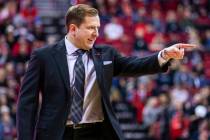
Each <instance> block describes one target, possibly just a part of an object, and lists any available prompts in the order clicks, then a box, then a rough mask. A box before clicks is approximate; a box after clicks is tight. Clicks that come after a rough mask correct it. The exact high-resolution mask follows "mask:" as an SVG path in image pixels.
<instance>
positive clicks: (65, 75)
mask: <svg viewBox="0 0 210 140" xmlns="http://www.w3.org/2000/svg"><path fill="white" fill-rule="evenodd" d="M52 53H53V56H54V59H55V62H56V64H57V67H58V69H59V72H60V75H61V77H62V79H63V81H64V84H65V86H66V88H67V90H68V91H70V80H69V71H68V64H67V57H66V47H65V42H64V39H63V40H61V41H60V42H59V43H58V44H57V45H56V46H55V48H54V49H53V52H52Z"/></svg>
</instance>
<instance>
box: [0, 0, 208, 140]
mask: <svg viewBox="0 0 210 140" xmlns="http://www.w3.org/2000/svg"><path fill="white" fill-rule="evenodd" d="M77 2H78V3H86V4H90V5H92V6H94V7H96V8H97V9H98V10H99V13H100V18H101V29H100V37H99V38H98V39H97V41H96V44H101V43H103V44H109V45H111V46H113V47H114V48H116V49H117V50H119V51H120V52H121V53H122V55H124V56H139V57H143V56H146V55H149V54H151V53H154V52H157V51H159V50H161V49H163V48H164V47H167V46H170V45H172V44H174V43H179V42H184V43H192V44H196V45H197V46H198V47H197V48H195V49H193V50H189V51H187V52H186V54H185V55H186V57H185V58H184V59H183V60H182V61H174V60H172V62H171V67H170V70H169V71H168V72H167V73H164V74H156V75H149V76H142V77H135V78H130V77H126V78H115V79H114V80H113V90H115V91H118V93H119V98H115V99H114V100H113V101H115V102H116V101H119V100H120V101H124V102H128V103H130V104H131V105H132V106H133V108H134V109H135V111H134V113H135V114H136V119H137V121H138V123H139V124H140V125H144V126H146V127H147V128H148V129H149V131H148V135H149V136H150V138H151V139H154V140H210V1H209V0H132V1H131V0H77ZM43 28H44V26H43V24H42V20H41V18H40V17H39V11H38V10H37V8H36V7H35V5H34V4H33V0H0V140H13V139H15V137H16V128H15V124H16V118H15V114H16V103H17V97H18V91H19V89H20V83H21V80H22V78H23V75H24V73H25V70H26V67H27V62H28V60H29V58H30V54H31V52H32V51H33V50H34V49H35V48H39V47H43V46H45V45H47V44H48V42H47V36H45V35H44V33H43Z"/></svg>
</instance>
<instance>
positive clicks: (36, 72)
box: [16, 51, 41, 140]
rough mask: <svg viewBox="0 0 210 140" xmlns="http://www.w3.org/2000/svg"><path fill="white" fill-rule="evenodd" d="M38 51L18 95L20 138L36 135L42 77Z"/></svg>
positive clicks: (19, 139)
mask: <svg viewBox="0 0 210 140" xmlns="http://www.w3.org/2000/svg"><path fill="white" fill-rule="evenodd" d="M37 52H38V51H34V52H32V54H31V58H30V61H29V64H28V68H27V71H26V73H25V76H24V78H23V81H22V85H21V88H20V93H19V97H18V103H17V116H16V117H17V136H18V140H32V139H33V136H34V130H35V125H36V117H37V111H38V103H39V102H38V101H39V90H40V79H41V78H40V77H41V61H40V58H39V57H38V53H37Z"/></svg>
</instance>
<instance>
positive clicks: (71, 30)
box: [69, 24, 77, 34]
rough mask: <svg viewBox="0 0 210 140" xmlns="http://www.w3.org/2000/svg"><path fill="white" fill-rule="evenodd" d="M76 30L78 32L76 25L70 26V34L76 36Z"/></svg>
mask: <svg viewBox="0 0 210 140" xmlns="http://www.w3.org/2000/svg"><path fill="white" fill-rule="evenodd" d="M76 30H77V26H76V25H75V24H70V25H69V32H70V33H73V34H74V33H75V32H76Z"/></svg>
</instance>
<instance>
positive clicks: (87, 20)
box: [82, 16, 100, 26]
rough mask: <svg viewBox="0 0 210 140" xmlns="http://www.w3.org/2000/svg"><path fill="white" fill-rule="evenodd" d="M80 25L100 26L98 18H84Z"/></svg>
mask: <svg viewBox="0 0 210 140" xmlns="http://www.w3.org/2000/svg"><path fill="white" fill-rule="evenodd" d="M82 24H85V25H92V26H100V18H99V16H86V17H85V18H84V22H83V23H82Z"/></svg>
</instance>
